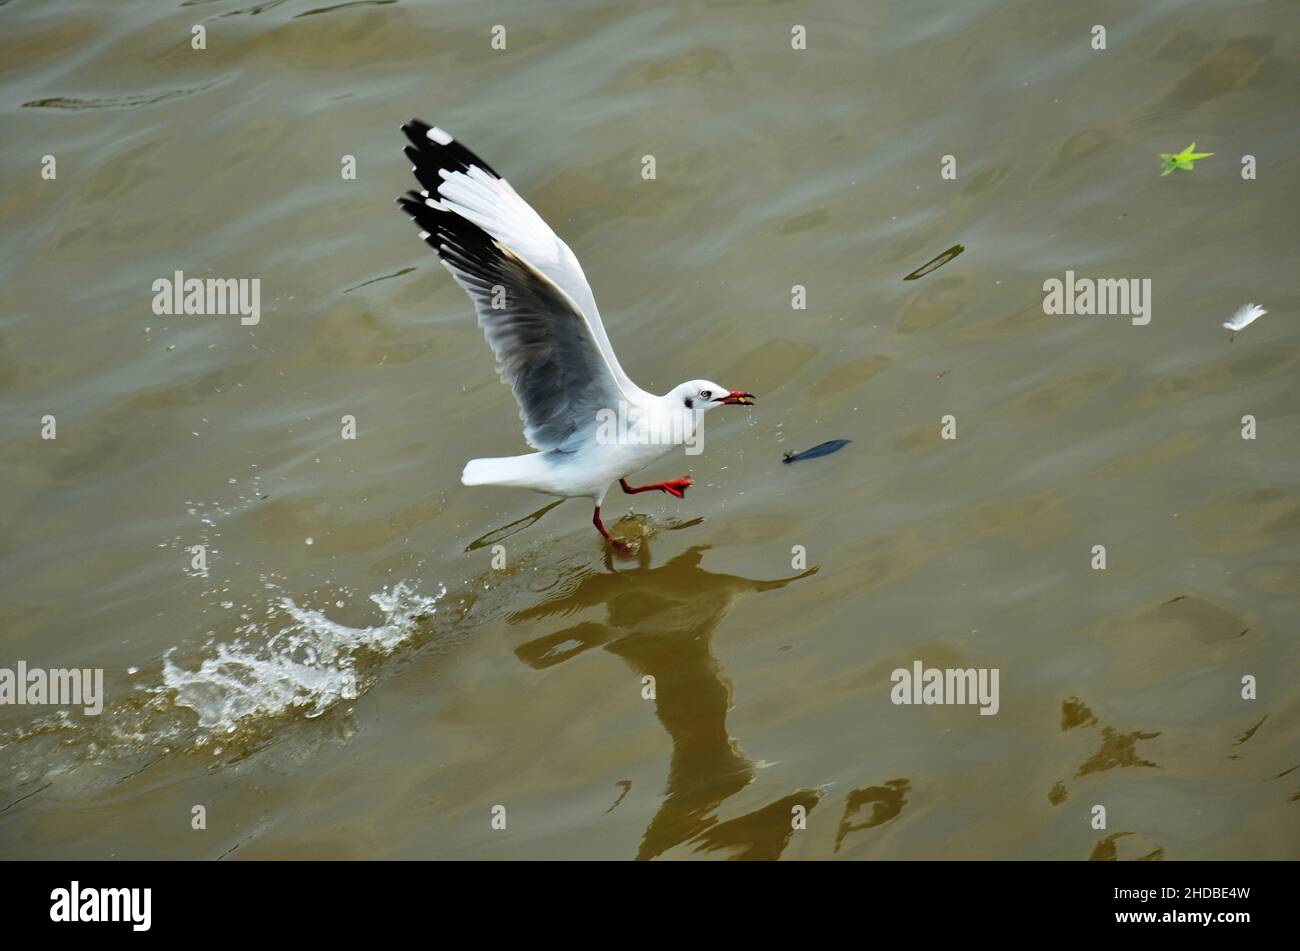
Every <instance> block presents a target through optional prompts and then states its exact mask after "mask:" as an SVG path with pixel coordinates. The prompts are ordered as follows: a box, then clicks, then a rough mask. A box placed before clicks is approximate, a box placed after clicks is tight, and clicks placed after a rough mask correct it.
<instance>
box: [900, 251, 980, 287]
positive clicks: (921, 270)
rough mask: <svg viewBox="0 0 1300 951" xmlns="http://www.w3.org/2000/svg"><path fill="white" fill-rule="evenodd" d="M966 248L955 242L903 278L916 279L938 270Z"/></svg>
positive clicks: (906, 279) (907, 279)
mask: <svg viewBox="0 0 1300 951" xmlns="http://www.w3.org/2000/svg"><path fill="white" fill-rule="evenodd" d="M965 250H966V246H965V245H964V244H954V245H953V246H952V247H951V248H949V249H948V250H947V251H945V252H943V254H941V255H939V256H938V257H937V258H932V259H931V260H929V261H926V262H925V263H924V264H922V265H921V266H920V267H918V268H917V269H916V270H915V271H913V272H912V273H911V274H909V275H907V277H905V278H903V280H905V281H915V280H917V279H918V278H922V277H925V276H926V275H927V274H929V273H930V272H931V271H937V270H938V269H939V268H941V267H943V266H944V265H945V264H947V263H948V262H949V261H951V260H952V259H953V258H955V257H956V256H957V255H959V254H961V253H962V252H963V251H965Z"/></svg>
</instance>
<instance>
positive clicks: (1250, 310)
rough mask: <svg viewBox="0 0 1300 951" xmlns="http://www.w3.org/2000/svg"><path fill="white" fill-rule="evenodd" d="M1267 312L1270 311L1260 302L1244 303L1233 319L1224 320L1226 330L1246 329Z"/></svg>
mask: <svg viewBox="0 0 1300 951" xmlns="http://www.w3.org/2000/svg"><path fill="white" fill-rule="evenodd" d="M1267 313H1268V311H1266V310H1265V309H1264V308H1263V307H1260V306H1259V305H1258V304H1242V305H1241V307H1240V308H1238V310H1237V312H1236V313H1235V314H1233V315H1232V320H1227V321H1224V324H1223V327H1224V329H1225V330H1245V329H1246V328H1247V327H1249V326H1250V325H1251V324H1253V323H1254V322H1255V321H1256V320H1258V319H1259V318H1260V317H1263V316H1264V315H1265V314H1267Z"/></svg>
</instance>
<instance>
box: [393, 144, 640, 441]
mask: <svg viewBox="0 0 1300 951" xmlns="http://www.w3.org/2000/svg"><path fill="white" fill-rule="evenodd" d="M460 152H461V153H463V154H464V155H466V156H469V158H471V159H472V158H473V157H472V156H470V155H469V153H468V152H465V150H464V149H460ZM456 154H457V153H456V151H454V150H453V149H446V148H445V147H444V159H443V166H442V167H444V168H446V167H448V166H449V165H451V163H452V161H453V158H454V156H455V155H456ZM475 161H477V160H475ZM417 168H418V166H417ZM481 168H482V166H470V171H469V172H468V173H461V174H468V175H469V176H472V177H471V178H470V181H474V182H477V183H478V184H480V185H481V184H482V183H481V182H478V177H479V176H486V174H487V173H486V171H480V169H481ZM422 184H423V181H422ZM398 203H399V204H400V205H401V206H402V209H403V210H404V211H406V213H407V214H409V215H410V216H411V217H412V218H414V219H415V222H416V224H417V225H419V227H420V229H421V232H420V236H421V237H422V238H423V239H424V241H425V242H426V243H427V244H428V245H429V246H430V247H432V248H433V249H434V250H436V251H437V252H438V256H439V257H440V258H441V259H442V263H443V265H444V266H445V267H446V268H447V270H449V271H450V272H451V274H452V276H453V277H454V278H455V279H456V282H457V283H458V284H460V286H461V287H463V288H464V289H465V291H466V292H467V293H468V294H469V296H470V299H471V300H472V301H473V302H474V308H475V310H476V311H477V312H478V321H479V325H480V326H481V327H482V328H483V335H484V336H485V337H486V338H487V342H488V345H489V346H490V347H491V348H492V352H493V353H494V354H495V355H496V359H497V372H498V373H500V375H501V379H502V381H503V382H505V383H507V384H508V385H509V386H510V388H511V389H512V390H513V391H514V394H515V399H516V400H518V401H519V415H520V417H521V418H522V419H523V422H524V437H525V438H526V439H527V440H528V443H529V445H531V446H532V447H533V448H535V449H543V450H545V449H558V450H562V451H572V450H573V449H576V448H577V446H578V445H580V444H581V443H582V442H583V441H585V440H586V439H587V438H588V437H589V435H590V433H591V430H592V429H594V428H595V427H596V426H597V424H598V419H597V413H598V412H599V411H600V410H601V409H605V408H609V409H614V408H615V407H616V406H617V403H618V401H619V400H620V399H625V398H626V397H625V396H624V394H623V393H622V391H621V390H620V388H619V385H618V383H617V381H616V379H615V377H614V372H613V368H612V367H611V366H610V364H609V361H608V359H607V357H606V355H605V353H604V352H603V351H602V349H601V347H600V345H599V343H598V342H597V340H596V337H595V335H594V334H593V333H592V328H591V325H590V323H589V322H588V320H587V318H586V316H585V315H584V314H583V312H582V310H581V308H580V307H579V306H578V305H577V304H576V303H575V302H574V301H573V299H572V297H570V296H569V295H568V294H567V293H565V291H564V290H563V289H562V288H560V287H559V286H557V285H556V283H555V282H554V281H553V280H551V279H550V278H549V277H548V276H547V275H546V274H544V273H543V272H542V271H541V270H540V269H539V268H537V267H535V266H534V265H533V264H532V263H531V262H529V261H526V260H524V258H523V257H522V256H520V255H519V254H518V253H517V252H516V251H515V250H514V249H513V248H511V247H510V246H508V245H507V244H506V243H504V242H503V241H501V240H499V239H497V238H494V237H493V236H492V235H491V234H489V233H488V232H487V231H485V230H484V229H483V228H481V227H479V225H478V224H476V223H475V222H473V221H472V220H470V218H469V217H467V216H465V215H462V214H460V213H458V212H457V211H455V210H453V208H451V207H449V206H448V203H447V202H445V201H442V200H436V199H433V198H428V197H426V196H424V195H421V194H420V193H417V192H410V193H408V194H407V196H406V197H403V198H399V199H398Z"/></svg>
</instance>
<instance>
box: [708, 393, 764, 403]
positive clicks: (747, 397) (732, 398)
mask: <svg viewBox="0 0 1300 951" xmlns="http://www.w3.org/2000/svg"><path fill="white" fill-rule="evenodd" d="M713 402H715V403H722V404H723V405H724V406H752V405H753V404H754V394H753V393H742V392H741V391H740V390H732V391H731V392H730V393H728V394H727V395H726V396H719V397H718V398H717V399H716V400H714V401H713Z"/></svg>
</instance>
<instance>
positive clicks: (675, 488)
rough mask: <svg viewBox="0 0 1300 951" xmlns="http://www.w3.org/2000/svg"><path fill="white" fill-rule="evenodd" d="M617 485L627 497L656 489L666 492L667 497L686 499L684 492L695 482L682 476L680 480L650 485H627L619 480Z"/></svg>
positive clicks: (625, 480) (688, 477) (624, 481)
mask: <svg viewBox="0 0 1300 951" xmlns="http://www.w3.org/2000/svg"><path fill="white" fill-rule="evenodd" d="M618 484H619V485H621V486H622V487H623V491H624V492H626V493H627V494H628V495H636V494H637V493H638V492H649V491H650V490H651V489H658V490H659V491H660V492H667V493H668V494H669V495H675V496H677V497H678V498H679V499H684V498H686V490H687V489H689V488H690V487H691V486H693V485H694V484H695V480H694V479H692V478H691V477H690V476H682V477H681V478H680V479H670V480H669V481H667V482H654V483H652V484H650V485H628V484H627V479H619V480H618Z"/></svg>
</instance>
